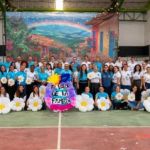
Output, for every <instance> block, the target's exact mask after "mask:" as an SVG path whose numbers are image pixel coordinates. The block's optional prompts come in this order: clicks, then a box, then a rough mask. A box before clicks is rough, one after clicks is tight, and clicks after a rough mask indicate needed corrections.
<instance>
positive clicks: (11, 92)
mask: <svg viewBox="0 0 150 150" xmlns="http://www.w3.org/2000/svg"><path fill="white" fill-rule="evenodd" d="M16 90H17V87H16V85H13V86H7V93H8V94H9V97H10V100H11V101H12V100H13V99H14V96H15V92H16Z"/></svg>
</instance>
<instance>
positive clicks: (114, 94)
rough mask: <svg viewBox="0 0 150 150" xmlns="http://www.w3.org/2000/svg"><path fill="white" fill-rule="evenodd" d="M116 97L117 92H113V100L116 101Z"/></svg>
mask: <svg viewBox="0 0 150 150" xmlns="http://www.w3.org/2000/svg"><path fill="white" fill-rule="evenodd" d="M116 95H117V92H115V91H114V92H112V93H111V100H115V99H116V98H115V97H116Z"/></svg>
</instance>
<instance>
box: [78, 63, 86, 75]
mask: <svg viewBox="0 0 150 150" xmlns="http://www.w3.org/2000/svg"><path fill="white" fill-rule="evenodd" d="M84 65H85V64H82V65H81V67H80V77H82V76H83V71H82V67H83V66H84ZM85 66H86V65H85ZM85 74H87V68H86V70H85Z"/></svg>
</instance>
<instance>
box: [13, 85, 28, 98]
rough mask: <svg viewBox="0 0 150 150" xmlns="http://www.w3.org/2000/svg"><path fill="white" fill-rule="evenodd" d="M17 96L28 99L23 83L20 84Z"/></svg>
mask: <svg viewBox="0 0 150 150" xmlns="http://www.w3.org/2000/svg"><path fill="white" fill-rule="evenodd" d="M15 97H18V98H22V99H24V100H26V94H25V91H24V87H23V85H19V86H18V88H17V91H16V93H15Z"/></svg>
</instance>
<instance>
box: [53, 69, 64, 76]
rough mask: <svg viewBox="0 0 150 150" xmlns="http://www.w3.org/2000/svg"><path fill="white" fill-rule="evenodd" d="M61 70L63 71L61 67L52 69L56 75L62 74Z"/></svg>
mask: <svg viewBox="0 0 150 150" xmlns="http://www.w3.org/2000/svg"><path fill="white" fill-rule="evenodd" d="M62 71H63V69H62V68H56V69H55V70H54V73H56V74H58V75H61V74H62Z"/></svg>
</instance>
